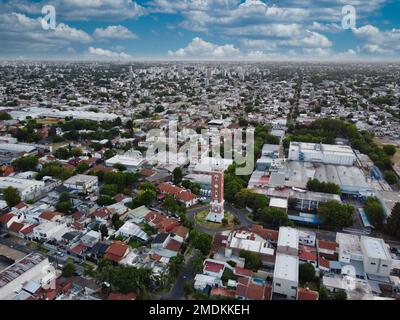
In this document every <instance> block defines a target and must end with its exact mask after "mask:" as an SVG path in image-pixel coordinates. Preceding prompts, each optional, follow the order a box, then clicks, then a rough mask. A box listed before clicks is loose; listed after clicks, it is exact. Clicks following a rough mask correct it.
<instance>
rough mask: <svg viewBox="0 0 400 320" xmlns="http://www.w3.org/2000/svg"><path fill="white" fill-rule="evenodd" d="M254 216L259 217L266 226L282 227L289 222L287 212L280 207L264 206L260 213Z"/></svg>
mask: <svg viewBox="0 0 400 320" xmlns="http://www.w3.org/2000/svg"><path fill="white" fill-rule="evenodd" d="M254 218H255V219H259V220H260V221H261V222H262V223H263V224H264V225H265V226H272V227H280V226H284V225H288V224H289V218H288V215H287V213H286V212H285V211H283V210H282V209H279V208H271V207H267V208H264V209H262V210H261V212H260V215H259V216H257V215H255V216H254Z"/></svg>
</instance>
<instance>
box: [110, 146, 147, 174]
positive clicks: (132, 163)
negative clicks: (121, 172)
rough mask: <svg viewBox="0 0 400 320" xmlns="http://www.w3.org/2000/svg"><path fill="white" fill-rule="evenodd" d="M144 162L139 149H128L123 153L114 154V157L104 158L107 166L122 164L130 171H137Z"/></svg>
mask: <svg viewBox="0 0 400 320" xmlns="http://www.w3.org/2000/svg"><path fill="white" fill-rule="evenodd" d="M144 163H145V159H144V158H143V156H142V153H141V152H139V151H129V152H127V153H125V154H124V155H116V156H115V157H113V158H111V159H108V160H106V166H107V167H112V166H114V165H115V164H122V165H123V166H125V167H126V168H127V170H128V171H131V172H136V171H138V170H139V169H140V168H141V167H142V165H143V164H144Z"/></svg>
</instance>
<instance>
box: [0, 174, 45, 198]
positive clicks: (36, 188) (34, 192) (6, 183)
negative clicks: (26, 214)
mask: <svg viewBox="0 0 400 320" xmlns="http://www.w3.org/2000/svg"><path fill="white" fill-rule="evenodd" d="M8 187H12V188H15V189H17V190H18V192H19V194H20V196H21V200H22V201H26V200H31V199H33V198H35V197H37V196H39V195H40V194H41V193H42V192H43V190H44V187H45V183H44V182H43V181H37V180H30V179H21V178H14V177H0V190H4V189H6V188H8Z"/></svg>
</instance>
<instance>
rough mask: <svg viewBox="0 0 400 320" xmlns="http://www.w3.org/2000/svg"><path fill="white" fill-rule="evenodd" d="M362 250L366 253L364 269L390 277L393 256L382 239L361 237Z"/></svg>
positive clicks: (375, 274) (369, 272)
mask: <svg viewBox="0 0 400 320" xmlns="http://www.w3.org/2000/svg"><path fill="white" fill-rule="evenodd" d="M361 250H362V252H363V254H364V260H363V261H364V269H365V272H366V273H367V274H371V275H374V276H380V277H389V276H390V270H391V267H392V257H391V255H390V252H389V249H388V247H387V245H386V243H385V241H383V240H382V239H377V238H371V237H365V236H362V237H361Z"/></svg>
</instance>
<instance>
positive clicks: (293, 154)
mask: <svg viewBox="0 0 400 320" xmlns="http://www.w3.org/2000/svg"><path fill="white" fill-rule="evenodd" d="M288 159H289V161H303V162H316V163H324V164H335V165H342V166H353V165H354V164H355V163H356V161H357V157H356V155H355V153H354V151H353V149H352V148H351V147H349V146H343V145H331V144H318V143H304V142H291V143H290V147H289V158H288Z"/></svg>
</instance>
